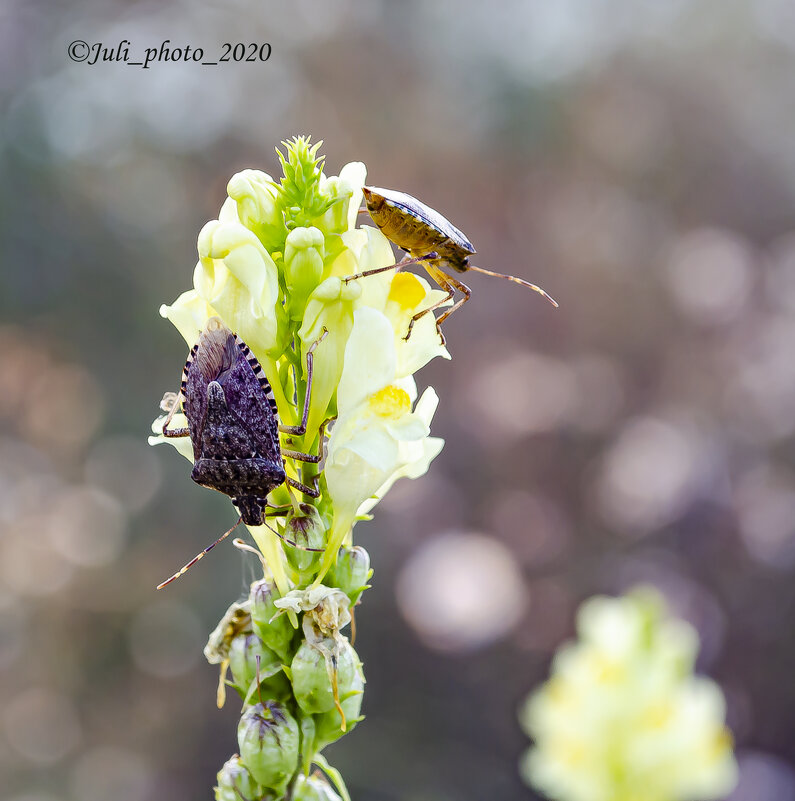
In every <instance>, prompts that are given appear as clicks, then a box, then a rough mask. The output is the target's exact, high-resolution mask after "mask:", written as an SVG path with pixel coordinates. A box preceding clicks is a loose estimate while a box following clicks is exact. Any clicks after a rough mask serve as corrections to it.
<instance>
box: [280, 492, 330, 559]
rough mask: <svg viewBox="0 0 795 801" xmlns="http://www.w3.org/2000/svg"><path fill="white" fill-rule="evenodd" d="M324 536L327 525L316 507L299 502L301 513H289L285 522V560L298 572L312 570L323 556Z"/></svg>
mask: <svg viewBox="0 0 795 801" xmlns="http://www.w3.org/2000/svg"><path fill="white" fill-rule="evenodd" d="M326 536H327V527H326V526H325V524H324V523H323V520H322V518H321V517H320V513H319V512H318V511H317V509H316V508H315V507H314V506H312V505H311V504H308V503H303V504H301V514H294V513H291V514H290V515H289V516H288V518H287V522H286V524H285V530H284V539H285V540H286V547H285V549H284V551H285V554H286V556H287V561H288V562H289V563H290V565H291V566H292V567H293V568H295V569H296V570H297V571H298V572H299V573H310V572H314V568H315V567H316V566H317V565H318V563H319V562H320V559H321V557H322V556H323V548H324V547H325V545H326Z"/></svg>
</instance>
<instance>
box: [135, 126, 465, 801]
mask: <svg viewBox="0 0 795 801" xmlns="http://www.w3.org/2000/svg"><path fill="white" fill-rule="evenodd" d="M284 145H285V148H286V152H284V153H281V152H280V151H278V150H277V153H278V155H279V159H280V161H281V166H282V170H283V176H282V178H281V179H280V180H279V181H274V180H273V179H272V178H271V177H270V176H269V175H266V174H265V173H263V172H260V171H258V170H244V171H243V172H240V173H238V174H237V175H235V176H233V177H232V179H231V180H230V181H229V184H228V187H227V192H228V198H227V199H226V201H225V202H224V204H223V205H222V207H221V210H220V213H219V215H218V219H217V220H212V221H210V222H208V223H207V224H206V225H205V226H204V228H203V229H202V230H201V232H200V234H199V240H198V250H199V261H198V263H197V265H196V269H195V271H194V274H193V289H190V290H188V291H187V292H185V293H183V294H182V295H180V296H179V297H178V298H177V299H176V301H174V303H172V304H171V305H170V306H163V307H161V309H160V313H161V315H162V316H164V317H166V318H167V319H168V320H170V321H171V322H172V323H173V324H174V326H175V327H176V328H177V330H178V331H179V333H180V334H181V335H182V336H183V337H184V339H185V341H186V342H187V344H188V347H193V346H194V345H195V344H196V343H197V342H198V340H199V337H200V334H201V332H202V331H204V330H205V329H207V327H208V321H212V320H213V318H219V320H220V323H222V324H223V325H224V326H225V327H226V328H228V329H229V330H230V331H233V332H235V333H236V334H237V335H238V336H239V337H240V339H241V340H242V341H243V342H244V343H245V344H246V345H247V346H248V348H250V350H251V352H252V353H253V355H254V356H255V357H256V359H257V360H258V361H259V364H260V365H261V366H262V369H263V370H264V373H265V375H266V376H267V379H268V382H269V383H270V387H271V388H272V391H273V396H274V399H275V403H276V408H277V412H278V418H279V422H280V423H281V424H282V425H283V426H293V427H296V428H299V426H298V424H299V423H300V422H301V418H302V414H303V408H301V407H302V404H303V399H304V397H305V393H306V389H307V379H308V375H307V373H308V368H307V365H308V363H309V362H308V360H307V354H308V353H309V352H310V351H311V350H312V349H314V350H313V362H312V364H313V368H314V369H313V378H312V384H311V403H310V406H309V411H308V418H307V425H306V430H305V433H301V434H300V435H295V434H292V435H291V436H289V437H285V438H283V441H282V445H283V447H286V451H285V455H286V456H287V455H288V452H302V453H305V454H308V453H316V454H317V453H319V454H321V455H322V456H323V461H322V462H320V463H318V464H313V463H306V462H296V461H294V460H293V459H291V458H289V456H288V458H286V459H285V471H286V475H287V477H288V479H289V480H291V481H292V484H293V486H289V481H288V482H286V483H283V484H282V485H281V486H279V487H277V488H276V489H275V490H273V491H272V492H271V493H270V494H269V495H268V504H269V506H271V507H273V509H272V510H270V511H271V512H272V513H273V515H274V516H273V517H269V518H268V524H267V525H260V526H249V527H248V528H249V531H250V533H251V536H252V537H253V539H254V542H255V543H256V546H257V553H258V555H259V557H260V561H261V564H262V570H263V575H262V578H260V579H259V580H257V581H255V582H254V583H253V584H252V585H251V587H250V590H249V593H248V596H247V597H246V598H245V599H244V600H242V601H239V602H235V603H233V604H232V605H231V606H230V607H229V609H228V610H227V612H226V614H225V615H224V616H223V618H222V620H221V621H220V623H219V624H218V627H217V628H216V630H215V631H214V632H213V633H212V635H211V636H210V639H209V642H208V644H207V647H206V649H205V655H206V657H207V659H208V661H209V662H210V663H211V664H218V665H220V669H221V678H220V683H219V689H218V703H219V705H221V704H223V702H224V699H225V696H226V687H231V688H234V690H236V691H237V693H238V694H239V696H240V697H241V699H242V701H243V710H242V715H241V718H240V722H239V725H238V730H237V738H238V752H239V753H237V754H235V755H234V756H232V757H231V758H230V759H229V760H228V761H227V762H226V764H225V765H224V766H223V768H222V769H221V770H220V772H219V773H218V785H217V787H216V789H215V797H216V799H217V800H218V801H264V800H265V799H267V800H268V801H276V800H277V799H293V801H309V799H313V800H317V801H320V800H321V799H325V801H332V800H333V799H337V798H339V797H340V796H342V797H343V798H346V799H347V792H346V790H345V786H344V783H343V782H342V779H341V777H340V775H339V773H338V772H337V771H336V770H334V769H333V768H332V767H331V766H330V765H328V763H327V762H326V761H325V759H324V757H323V756H322V754H321V752H322V750H323V748H324V747H325V746H326V745H328V744H329V743H332V742H334V741H335V740H337V739H339V738H340V737H341V736H342V735H343V734H345V733H346V732H347V731H350V730H351V728H353V726H354V725H355V724H356V723H357V722H358V721H359V720H360V719H361V716H360V710H361V706H362V693H363V689H364V674H363V672H362V665H361V662H360V661H359V658H358V657H357V655H356V652H355V651H354V649H353V646H352V644H351V642H350V641H349V639H348V637H347V636H346V635H345V634H344V633H343V630H345V629H346V626H348V624H349V623H350V622H351V610H352V608H353V606H354V605H356V604H357V603H358V602H359V599H360V596H361V595H362V593H363V591H364V590H365V589H366V588H367V586H368V584H367V582H368V580H369V578H370V576H371V574H372V571H371V569H370V560H369V556H368V554H367V552H366V551H365V550H364V549H363V548H362V547H361V546H354V545H353V543H352V531H353V527H354V525H355V524H356V522H357V521H359V520H365V519H368V517H369V512H370V510H371V509H372V508H373V507H374V506H375V505H376V504H377V503H378V501H379V500H380V499H381V498H382V497H383V496H384V494H385V493H386V492H387V490H388V489H389V488H390V487H391V486H392V484H393V483H394V482H395V481H396V480H397V479H398V478H400V477H404V476H405V477H409V478H417V477H418V476H421V475H422V474H423V473H425V472H426V471H427V469H428V465H429V464H430V462H431V460H432V459H433V458H434V457H435V456H436V455H437V454H438V453H439V451H440V450H441V448H442V444H443V443H442V440H440V439H436V438H433V437H430V436H429V425H430V422H431V419H432V417H433V414H434V412H435V410H436V405H437V402H438V399H437V396H436V393H435V392H434V390H433V389H432V388H430V387H429V388H428V389H426V390H425V392H424V393H423V394H422V396H421V397H420V398H419V399H418V398H417V387H416V384H415V382H414V378H413V374H414V373H415V372H416V371H417V370H419V369H420V368H421V367H422V366H423V365H425V364H427V363H428V362H429V361H430V360H431V359H432V358H434V357H435V356H442V357H443V358H450V357H449V354H448V353H447V351H446V350H445V348H444V346H443V344H442V342H441V340H440V337H439V335H438V334H437V332H436V327H435V322H434V319H433V315H432V314H427V315H424V316H423V317H421V318H420V319H419V320H418V321H417V323H416V325H415V326H414V329H413V331H412V333H411V337H410V338H409V339H408V340H407V339H406V338H405V337H406V332H407V330H408V327H409V322H410V320H411V318H412V315H414V314H416V313H417V312H418V311H422V310H423V309H425V308H427V307H428V306H431V305H433V304H434V303H436V302H437V301H439V300H441V299H443V298H444V296H445V293H444V292H441V291H440V290H435V289H431V288H430V286H429V285H428V283H427V282H426V281H424V280H423V279H421V278H418V277H417V276H415V275H412V274H410V273H404V272H396V271H387V272H382V273H379V274H377V275H372V276H368V277H365V278H360V279H358V280H355V281H349V282H346V281H345V280H344V279H345V277H346V276H352V275H355V274H357V273H362V272H365V271H367V270H372V269H376V268H379V267H386V266H388V265H390V264H394V255H393V252H392V248H391V246H390V244H389V242H388V240H387V239H386V238H385V237H384V236H383V235H382V234H381V232H380V231H378V230H377V229H376V228H373V227H369V226H364V227H361V228H357V227H356V221H357V214H358V210H359V205H360V203H361V199H362V185H363V183H364V178H365V167H364V165H363V164H361V163H358V162H354V163H351V164H347V165H346V166H345V167H343V168H342V170H341V171H340V174H339V176H334V177H328V176H326V175H325V174H324V173H323V160H324V159H323V157H319V156H318V148H319V144H316V145H313V146H310V143H309V140H308V139H306V138H302V137H297V138H295V139H293V140H291V141H289V142H286V143H284ZM213 326H215V327H216V328H217V327H218V326H219V323H218V322H217V321H216V322H211V323H210V329H212V327H213ZM210 329H208V330H210ZM219 358H220V357H219ZM164 402H165V399H164ZM173 404H174V400H173V397H172V398H171V401H170V404H169V403H166V406H169V405H170V406H173ZM170 411H171V412H172V415H171V417H172V419H171V421H170V422H169V427H172V426H173V427H175V428H180V427H181V428H184V427H186V426H187V425H188V422H189V421H188V420H186V418H185V416H184V414H181V413H176V414H174V412H181V411H182V409H181V408H179V407H177V408H172V409H170ZM165 420H166V417H165V416H163V417H160V418H158V419H157V420H156V421H155V422H154V424H153V427H152V429H153V431H154V432H155V434H156V436H154V437H151V438H150V442H151V443H152V444H156V443H160V442H169V443H170V444H172V445H173V446H174V447H176V448H177V450H179V451H180V453H182V454H183V455H184V456H186V457H187V458H189V459H191V460H192V459H193V457H194V452H193V449H192V447H191V443H190V441H189V440H188V439H187V438H182V439H173V438H168V439H167V438H165V437H164V436H163V433H162V432H163V424H164V422H165ZM296 484H298V485H299V486H303V487H304V488H306V489H309V488H311V487H317V497H314V493H306V492H302V491H301V490H300V489H299V490H296V489H295V485H296ZM242 547H248V546H242ZM252 550H253V549H252ZM315 767H319V768H321V769H322V771H323V773H320V772H318V771H316V770H315ZM323 774H325V777H328V778H329V779H331V782H332V783H333V785H334V786H335V788H336V789H332V786H331V784H330V783H329V782H328V781H327V780H326V778H325V777H324V775H323Z"/></svg>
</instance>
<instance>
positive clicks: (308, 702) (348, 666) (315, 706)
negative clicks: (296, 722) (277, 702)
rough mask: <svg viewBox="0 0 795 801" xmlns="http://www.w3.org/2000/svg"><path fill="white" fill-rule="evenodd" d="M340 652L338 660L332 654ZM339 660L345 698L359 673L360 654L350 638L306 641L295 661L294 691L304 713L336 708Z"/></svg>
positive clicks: (341, 693)
mask: <svg viewBox="0 0 795 801" xmlns="http://www.w3.org/2000/svg"><path fill="white" fill-rule="evenodd" d="M334 653H336V654H337V656H336V660H334V659H333V658H332V656H331V655H332V654H334ZM335 661H336V682H337V697H338V698H343V697H345V696H347V694H348V692H349V691H350V690H351V689H352V688H353V687H354V686H355V683H356V681H357V677H358V673H359V666H360V662H359V657H358V656H357V655H356V651H354V650H353V648H352V647H351V644H350V643H349V642H348V640H347V638H345V637H343V636H341V635H340V636H338V637H337V638H336V640H332V639H326V640H321V641H320V643H318V644H310V643H308V642H307V641H306V640H305V641H304V642H303V643H302V644H301V647H300V648H299V649H298V651H297V652H296V654H295V657H294V658H293V662H292V666H291V667H292V679H293V692H294V693H295V698H296V700H297V701H298V705H299V706H300V707H301V709H302V710H303V711H304V712H308V713H309V714H316V713H318V712H330V711H331V710H332V709H334V705H335V704H334V702H335V698H334V687H333V684H332V678H333V675H334V662H335Z"/></svg>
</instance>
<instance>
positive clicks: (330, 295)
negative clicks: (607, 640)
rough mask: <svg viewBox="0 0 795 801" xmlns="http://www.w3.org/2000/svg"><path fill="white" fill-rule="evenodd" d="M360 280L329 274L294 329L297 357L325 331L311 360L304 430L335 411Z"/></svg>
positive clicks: (360, 291) (304, 357)
mask: <svg viewBox="0 0 795 801" xmlns="http://www.w3.org/2000/svg"><path fill="white" fill-rule="evenodd" d="M360 283H361V282H360V281H351V282H350V283H348V284H346V283H345V282H344V281H343V280H342V279H340V278H338V277H336V276H332V277H331V278H327V279H326V280H325V281H323V283H322V284H320V285H319V286H318V287H317V288H316V289H315V290H314V291H313V292H312V294H311V296H310V298H309V301H308V302H307V304H306V309H305V311H304V316H303V322H302V324H301V328H300V330H299V331H298V336H299V338H300V340H301V358H302V359H306V352H307V350H308V349H309V348H310V347H312V345H314V343H315V342H317V340H318V339H320V337H321V336H323V332H324V330H325V331H328V334H327V335H326V337H325V339H324V340H323V341H322V342H321V343H320V345H318V347H317V350H316V351H315V359H314V371H315V372H314V377H313V379H312V405H311V407H310V410H309V422H308V423H307V429H308V430H309V431H314V430H315V429H316V428H317V427H318V426H319V425H320V424H321V423H322V422H323V421H324V420H325V419H326V418H327V417H333V416H334V415H335V414H336V413H337V406H336V402H335V397H336V391H337V385H338V384H339V382H340V376H341V375H342V365H343V360H344V357H345V345H346V343H347V341H348V336H349V335H350V333H351V330H352V328H353V307H354V304H355V302H356V301H357V300H358V298H359V297H360V296H361V294H362V288H361V286H360Z"/></svg>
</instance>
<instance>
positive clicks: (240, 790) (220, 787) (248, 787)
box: [215, 754, 273, 801]
mask: <svg viewBox="0 0 795 801" xmlns="http://www.w3.org/2000/svg"><path fill="white" fill-rule="evenodd" d="M241 798H242V799H245V801H266V799H271V798H273V796H271V795H267V796H266V795H265V788H264V787H260V785H259V784H257V782H256V781H254V777H253V776H252V775H251V774H250V773H249V772H248V770H247V769H246V766H245V765H244V764H243V763H242V762H241V761H240V757H239V756H238V755H237V754H235V755H234V756H233V757H231V758H230V759H228V760H227V761H226V763H225V764H224V766H223V767H222V768H221V770H219V771H218V784H217V785H216V787H215V801H240V799H241Z"/></svg>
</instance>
